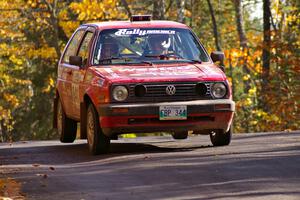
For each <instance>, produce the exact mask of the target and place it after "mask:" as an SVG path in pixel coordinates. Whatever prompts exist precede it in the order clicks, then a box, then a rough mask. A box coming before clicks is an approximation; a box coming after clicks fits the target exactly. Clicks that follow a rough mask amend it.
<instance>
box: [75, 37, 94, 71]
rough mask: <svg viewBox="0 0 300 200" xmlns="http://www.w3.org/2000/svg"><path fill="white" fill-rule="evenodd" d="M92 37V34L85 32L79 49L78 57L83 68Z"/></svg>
mask: <svg viewBox="0 0 300 200" xmlns="http://www.w3.org/2000/svg"><path fill="white" fill-rule="evenodd" d="M92 37H93V33H92V32H86V34H85V36H84V39H83V41H82V43H81V46H80V48H79V52H78V56H80V57H82V62H83V66H85V65H86V63H87V60H88V53H89V45H90V43H91V40H92Z"/></svg>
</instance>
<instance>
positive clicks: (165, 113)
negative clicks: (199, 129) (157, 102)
mask: <svg viewBox="0 0 300 200" xmlns="http://www.w3.org/2000/svg"><path fill="white" fill-rule="evenodd" d="M186 119H187V108H186V106H160V107H159V120H186Z"/></svg>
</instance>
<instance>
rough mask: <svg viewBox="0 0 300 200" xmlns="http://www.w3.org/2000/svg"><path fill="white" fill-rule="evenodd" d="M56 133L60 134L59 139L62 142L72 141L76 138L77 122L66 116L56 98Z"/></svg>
mask: <svg viewBox="0 0 300 200" xmlns="http://www.w3.org/2000/svg"><path fill="white" fill-rule="evenodd" d="M56 114H57V116H56V120H57V133H58V135H60V141H61V142H63V143H72V142H74V140H75V139H76V133H77V122H76V121H74V120H72V119H70V118H68V117H67V116H66V113H65V112H64V109H63V107H62V104H61V101H60V99H58V104H57V112H56Z"/></svg>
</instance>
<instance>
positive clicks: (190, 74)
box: [94, 63, 226, 82]
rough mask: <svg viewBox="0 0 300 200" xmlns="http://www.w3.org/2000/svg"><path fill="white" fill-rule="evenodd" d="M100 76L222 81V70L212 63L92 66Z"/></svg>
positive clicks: (143, 79)
mask: <svg viewBox="0 0 300 200" xmlns="http://www.w3.org/2000/svg"><path fill="white" fill-rule="evenodd" d="M94 70H95V71H96V72H97V73H98V74H99V75H100V76H102V77H105V78H107V79H109V80H111V81H113V82H115V81H129V80H130V81H138V82H144V81H200V80H203V81H212V80H215V81H223V80H225V79H226V76H225V74H224V73H223V71H222V70H221V69H220V68H219V67H217V66H216V65H214V64H210V63H209V64H176V65H166V64H160V65H155V64H153V65H126V66H125V65H117V66H104V67H99V66H98V67H94Z"/></svg>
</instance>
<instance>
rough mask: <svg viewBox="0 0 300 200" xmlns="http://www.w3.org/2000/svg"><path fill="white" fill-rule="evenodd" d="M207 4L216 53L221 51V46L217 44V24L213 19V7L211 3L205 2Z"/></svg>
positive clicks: (208, 0)
mask: <svg viewBox="0 0 300 200" xmlns="http://www.w3.org/2000/svg"><path fill="white" fill-rule="evenodd" d="M207 3H208V7H209V12H210V15H211V20H212V23H213V32H214V37H215V45H216V49H217V50H218V51H221V50H222V49H221V45H220V42H219V32H218V26H217V22H216V18H215V12H214V9H213V6H212V4H211V1H210V0H207Z"/></svg>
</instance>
